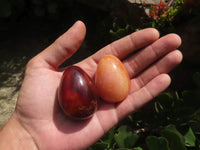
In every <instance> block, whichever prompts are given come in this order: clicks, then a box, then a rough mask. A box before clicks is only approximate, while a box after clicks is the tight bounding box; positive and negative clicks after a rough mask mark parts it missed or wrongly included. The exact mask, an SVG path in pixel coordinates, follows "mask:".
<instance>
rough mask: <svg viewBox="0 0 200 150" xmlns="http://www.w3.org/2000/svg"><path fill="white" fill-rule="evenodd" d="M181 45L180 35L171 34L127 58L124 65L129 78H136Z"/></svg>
mask: <svg viewBox="0 0 200 150" xmlns="http://www.w3.org/2000/svg"><path fill="white" fill-rule="evenodd" d="M180 44H181V39H180V37H179V36H178V35H176V34H169V35H166V36H164V37H162V38H160V39H159V40H157V41H155V42H154V43H153V44H151V45H149V46H147V47H146V48H144V49H143V50H141V51H139V52H138V53H136V54H135V55H133V56H131V57H129V58H127V59H126V60H124V61H123V63H124V66H125V68H126V70H127V71H128V73H129V76H130V77H131V78H132V77H134V76H136V75H137V74H138V73H140V72H141V71H143V70H144V69H145V68H147V67H148V66H149V65H151V64H152V63H153V62H155V61H157V60H158V59H160V58H161V57H163V56H164V55H166V54H168V53H169V52H171V51H173V50H175V49H177V48H178V47H179V46H180Z"/></svg>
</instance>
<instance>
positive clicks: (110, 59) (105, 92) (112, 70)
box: [95, 55, 130, 103]
mask: <svg viewBox="0 0 200 150" xmlns="http://www.w3.org/2000/svg"><path fill="white" fill-rule="evenodd" d="M95 84H96V87H97V90H98V93H99V95H100V96H101V98H102V99H104V100H105V101H107V102H110V103H116V102H120V101H122V100H123V99H125V98H126V97H127V95H128V93H129V90H130V77H129V75H128V73H127V71H126V69H125V68H124V66H123V64H122V62H121V61H120V60H119V59H118V58H116V57H115V56H112V55H107V56H104V57H102V58H101V59H100V61H99V63H98V66H97V71H96V75H95Z"/></svg>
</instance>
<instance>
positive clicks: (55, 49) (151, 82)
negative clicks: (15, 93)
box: [15, 21, 182, 150]
mask: <svg viewBox="0 0 200 150" xmlns="http://www.w3.org/2000/svg"><path fill="white" fill-rule="evenodd" d="M85 33H86V29H85V26H84V24H83V23H82V22H81V21H78V22H76V23H75V25H73V27H71V28H70V29H69V30H68V31H67V32H66V33H65V34H63V35H62V36H61V37H60V38H58V39H57V40H56V41H55V42H54V43H53V44H52V45H50V46H49V47H48V48H47V49H45V50H44V51H42V52H41V53H40V54H38V55H37V56H35V57H34V58H33V59H31V60H30V61H29V63H28V65H27V69H26V73H25V78H24V81H23V84H22V87H21V90H20V93H19V97H18V102H17V106H16V110H15V114H16V116H17V118H18V120H19V121H20V123H21V124H22V126H23V127H24V128H25V129H26V130H27V131H28V133H29V134H30V135H31V137H32V138H33V139H34V142H35V144H36V145H37V147H38V149H48V150H50V149H53V150H60V149H86V148H87V147H89V146H90V145H92V144H93V143H94V142H95V141H97V140H98V139H99V138H100V137H101V136H103V135H104V134H105V133H106V132H107V131H108V130H109V129H110V128H111V127H113V126H114V125H115V124H116V123H117V122H119V120H121V119H122V118H124V117H126V116H127V115H128V114H130V113H132V112H134V111H136V110H137V109H139V108H140V107H141V106H143V105H144V104H146V103H147V102H149V101H150V100H151V99H153V98H154V97H155V96H156V95H158V94H159V93H160V92H162V91H163V90H165V89H166V88H167V87H168V85H169V84H170V77H169V76H168V75H167V74H166V73H168V72H169V71H170V70H172V69H173V68H174V67H175V66H176V65H178V64H179V63H180V62H181V59H182V54H181V53H180V52H179V51H178V50H176V49H177V48H178V47H179V45H180V44H181V40H180V38H179V37H178V36H177V35H175V34H169V35H166V36H165V37H162V38H160V39H159V33H158V32H157V31H156V30H155V29H144V30H141V31H138V32H135V33H133V34H131V35H128V36H126V37H124V38H122V39H120V40H118V41H115V42H113V43H112V44H110V45H108V46H106V47H104V48H102V49H101V50H99V51H98V52H97V53H95V54H94V55H92V56H90V57H88V58H87V59H85V60H83V61H81V62H79V63H77V64H76V65H78V66H79V67H81V68H82V69H83V70H84V71H85V72H87V73H88V75H89V76H90V77H92V78H93V77H94V75H95V71H96V67H97V63H98V61H99V60H100V58H101V57H102V56H104V55H108V54H109V55H115V56H116V57H118V58H119V59H121V60H122V62H123V64H124V66H125V68H126V70H127V72H128V74H129V76H130V78H131V90H130V93H129V95H128V97H127V98H126V99H125V100H124V101H122V102H121V103H118V104H108V103H106V102H103V101H100V102H99V104H98V109H97V111H96V113H95V114H94V116H93V117H92V118H91V119H89V120H84V121H74V120H70V119H69V118H67V117H66V116H65V115H64V113H63V112H62V111H61V109H60V107H59V105H58V101H57V89H58V86H59V82H60V79H61V76H62V71H58V69H57V68H58V67H59V66H60V65H61V64H62V63H63V62H64V61H65V60H66V59H67V58H69V57H70V56H71V55H72V54H73V53H75V51H76V50H77V49H78V48H79V47H80V45H81V43H82V42H83V40H84V37H85ZM133 52H134V55H130V54H131V53H133ZM127 56H129V57H127Z"/></svg>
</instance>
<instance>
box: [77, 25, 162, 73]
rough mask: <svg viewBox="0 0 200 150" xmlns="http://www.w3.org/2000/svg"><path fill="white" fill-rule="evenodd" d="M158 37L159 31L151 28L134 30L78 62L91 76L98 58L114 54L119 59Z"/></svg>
mask: <svg viewBox="0 0 200 150" xmlns="http://www.w3.org/2000/svg"><path fill="white" fill-rule="evenodd" d="M158 38H159V32H158V31H157V30H156V29H153V28H147V29H143V30H140V31H137V32H134V33H132V34H130V35H128V36H126V37H124V38H122V39H119V40H117V41H115V42H113V43H111V44H109V45H107V46H106V47H104V48H102V49H101V50H99V51H98V52H97V53H95V54H94V55H92V56H91V57H89V58H87V59H86V60H84V61H82V62H80V63H79V64H78V65H80V66H82V67H83V69H84V70H87V71H88V74H90V75H91V76H93V75H94V71H95V70H94V68H95V67H96V65H97V63H98V62H99V60H100V59H101V58H102V57H103V56H105V55H114V56H116V57H118V58H119V59H123V58H125V57H126V56H127V55H128V54H130V53H132V52H134V51H136V50H138V49H141V48H143V47H145V46H147V45H149V44H151V43H152V42H154V41H156V40H157V39H158Z"/></svg>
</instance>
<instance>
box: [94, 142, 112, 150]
mask: <svg viewBox="0 0 200 150" xmlns="http://www.w3.org/2000/svg"><path fill="white" fill-rule="evenodd" d="M107 147H108V144H107V143H101V142H97V143H95V144H94V145H92V150H102V149H106V148H107Z"/></svg>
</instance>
